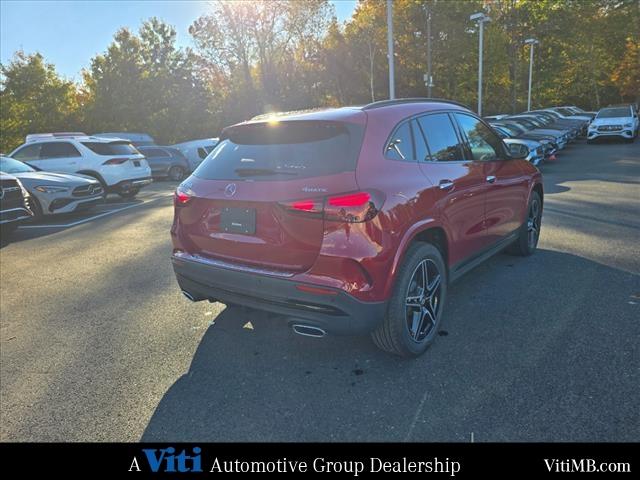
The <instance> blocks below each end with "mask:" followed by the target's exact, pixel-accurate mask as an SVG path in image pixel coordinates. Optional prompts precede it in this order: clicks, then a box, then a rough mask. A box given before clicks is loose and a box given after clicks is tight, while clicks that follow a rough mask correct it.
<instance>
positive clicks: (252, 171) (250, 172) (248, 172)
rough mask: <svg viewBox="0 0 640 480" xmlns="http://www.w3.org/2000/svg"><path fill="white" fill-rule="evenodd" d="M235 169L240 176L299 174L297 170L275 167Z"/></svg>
mask: <svg viewBox="0 0 640 480" xmlns="http://www.w3.org/2000/svg"><path fill="white" fill-rule="evenodd" d="M234 171H235V172H236V173H237V174H238V176H240V177H257V176H261V175H298V174H297V173H296V172H288V171H286V170H275V169H273V168H236V169H235V170H234Z"/></svg>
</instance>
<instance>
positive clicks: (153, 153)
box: [140, 148, 169, 158]
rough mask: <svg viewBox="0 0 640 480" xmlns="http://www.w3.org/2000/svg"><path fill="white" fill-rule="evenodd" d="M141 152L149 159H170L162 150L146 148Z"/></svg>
mask: <svg viewBox="0 0 640 480" xmlns="http://www.w3.org/2000/svg"><path fill="white" fill-rule="evenodd" d="M140 152H141V153H142V154H143V155H144V156H145V157H147V158H158V157H168V156H169V154H168V153H167V152H165V151H164V150H162V149H161V148H144V149H141V150H140Z"/></svg>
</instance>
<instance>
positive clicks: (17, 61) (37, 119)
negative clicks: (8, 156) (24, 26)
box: [0, 51, 81, 153]
mask: <svg viewBox="0 0 640 480" xmlns="http://www.w3.org/2000/svg"><path fill="white" fill-rule="evenodd" d="M0 70H1V72H2V83H1V87H0V122H1V123H0V125H1V126H0V132H1V135H0V151H2V152H4V153H9V152H10V151H11V150H13V149H14V148H15V147H17V146H18V145H20V144H21V143H23V142H24V137H25V135H27V134H29V133H40V132H52V131H61V130H76V129H78V128H80V125H81V117H80V114H81V112H80V107H81V104H80V100H81V97H80V95H79V91H78V89H77V86H76V85H75V84H74V83H73V82H71V81H68V80H64V79H63V78H61V77H60V76H59V75H58V74H57V73H56V70H55V67H54V66H53V65H52V64H50V63H46V62H45V61H44V59H43V57H42V55H40V54H39V53H36V54H32V55H27V54H25V53H24V52H23V51H18V52H16V53H15V55H14V56H13V59H12V60H11V61H10V62H9V63H8V64H7V65H1V66H0Z"/></svg>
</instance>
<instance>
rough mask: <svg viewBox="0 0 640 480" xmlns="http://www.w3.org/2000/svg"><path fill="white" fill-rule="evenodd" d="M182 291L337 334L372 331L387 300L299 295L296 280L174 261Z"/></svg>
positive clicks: (340, 294)
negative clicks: (270, 313)
mask: <svg viewBox="0 0 640 480" xmlns="http://www.w3.org/2000/svg"><path fill="white" fill-rule="evenodd" d="M172 262H173V269H174V271H175V273H176V278H177V280H178V284H179V285H180V288H181V289H182V290H183V291H186V292H188V293H189V295H190V296H191V297H192V298H193V299H194V300H196V301H198V300H212V301H220V302H222V303H227V304H236V305H243V306H246V307H251V308H255V309H258V310H264V311H268V312H273V313H277V314H279V315H283V316H285V317H287V321H288V323H290V324H293V323H298V324H304V325H311V326H314V327H318V328H321V329H323V330H325V331H326V332H328V333H332V334H336V335H350V334H364V333H368V332H370V331H372V330H373V329H374V328H375V327H376V326H377V325H378V323H379V322H380V321H382V319H383V318H384V315H385V313H386V308H387V304H386V302H375V303H373V302H361V301H359V300H357V299H356V298H354V297H353V296H351V295H349V294H347V293H346V292H344V291H342V290H337V289H336V290H334V292H335V295H316V294H312V293H307V292H303V291H300V290H298V289H297V288H296V285H298V284H299V283H298V282H295V281H294V280H289V279H283V278H276V277H271V276H268V275H261V274H258V273H255V272H246V271H236V270H230V269H226V268H221V267H217V266H213V265H210V264H207V263H203V262H199V261H196V260H188V259H185V258H184V257H182V258H179V257H176V256H173V257H172ZM323 288H324V287H323Z"/></svg>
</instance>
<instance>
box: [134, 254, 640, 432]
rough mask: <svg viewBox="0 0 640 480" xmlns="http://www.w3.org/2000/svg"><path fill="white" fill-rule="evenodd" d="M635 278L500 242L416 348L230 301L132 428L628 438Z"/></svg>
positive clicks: (637, 325)
mask: <svg viewBox="0 0 640 480" xmlns="http://www.w3.org/2000/svg"><path fill="white" fill-rule="evenodd" d="M561 285H563V286H565V288H564V291H565V292H566V288H567V286H568V285H571V287H570V289H571V291H572V295H571V296H567V295H566V293H565V294H559V291H562V290H561V289H560V286H561ZM603 290H605V291H606V292H608V293H607V295H606V300H605V301H603V300H604V299H603V297H599V296H598V292H600V293H602V292H603ZM609 292H610V293H609ZM638 292H640V276H637V275H634V274H631V273H627V272H622V271H620V270H616V269H613V268H610V267H607V266H603V265H600V264H598V263H595V262H592V261H589V260H585V259H583V258H580V257H576V256H573V255H569V254H565V253H559V252H555V251H549V250H539V251H538V252H537V253H536V255H534V256H533V257H529V258H518V257H510V256H507V255H499V256H497V257H495V258H494V259H492V260H491V261H489V262H487V263H485V264H484V265H482V266H480V267H478V268H477V269H475V270H474V271H472V272H470V273H469V274H468V275H467V276H466V277H464V278H463V279H462V280H460V281H459V282H458V283H456V284H454V285H453V286H452V287H451V290H450V293H449V300H448V302H447V313H446V317H445V319H444V322H443V327H442V328H443V329H444V330H442V331H441V336H440V337H439V338H438V339H437V341H436V343H435V344H434V345H433V346H432V347H431V348H430V350H429V351H428V352H427V353H426V354H425V355H424V356H422V357H420V358H418V359H415V360H405V359H400V358H396V357H393V356H390V355H387V354H385V353H383V352H380V351H378V350H377V349H376V348H375V347H374V346H373V344H372V343H371V342H370V340H369V338H368V337H366V338H361V337H328V338H325V339H312V338H304V337H300V336H296V335H295V334H293V333H292V332H291V331H290V330H289V329H288V328H287V327H286V324H285V321H284V319H283V318H281V317H278V316H271V315H267V314H264V313H259V312H252V311H249V310H244V309H241V308H238V307H230V308H227V309H226V310H224V311H223V312H222V313H221V314H220V315H219V316H218V317H217V318H216V319H215V324H213V325H212V326H210V327H209V329H208V330H207V331H206V332H205V334H204V336H203V338H202V340H201V342H200V344H199V346H198V348H197V350H196V352H195V355H194V357H193V360H192V363H191V366H190V368H189V370H188V372H186V373H185V374H184V375H183V376H181V377H180V378H178V379H177V381H176V382H175V383H174V384H173V385H172V386H171V388H170V389H169V390H168V391H167V392H166V393H165V395H164V397H163V398H162V400H161V401H160V403H159V404H158V406H157V408H156V410H155V412H154V414H153V416H152V418H151V419H150V421H149V423H148V426H147V428H146V430H145V432H144V434H143V435H142V441H163V442H164V441H339V440H343V441H357V440H361V441H404V440H409V441H468V440H469V438H470V435H471V432H473V433H474V435H475V439H476V441H532V440H536V441H560V440H563V441H597V440H600V441H603V440H609V441H612V440H616V441H625V440H634V439H635V440H637V438H638V435H640V426H639V425H640V422H639V414H638V410H637V408H636V407H637V404H638V400H639V399H638V391H637V385H638V384H639V383H640V379H639V378H638V369H637V368H633V367H631V364H632V363H633V359H635V362H636V365H637V359H638V343H637V339H638V338H639V336H640V322H638V321H637V319H638V318H640V301H639V302H638V304H632V303H631V302H630V300H631V298H633V297H632V295H634V294H638ZM248 321H251V322H252V324H253V326H254V329H253V330H249V329H246V328H243V325H245V324H246V322H248ZM185 328H186V326H185ZM158 368H162V366H161V365H159V366H158Z"/></svg>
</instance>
